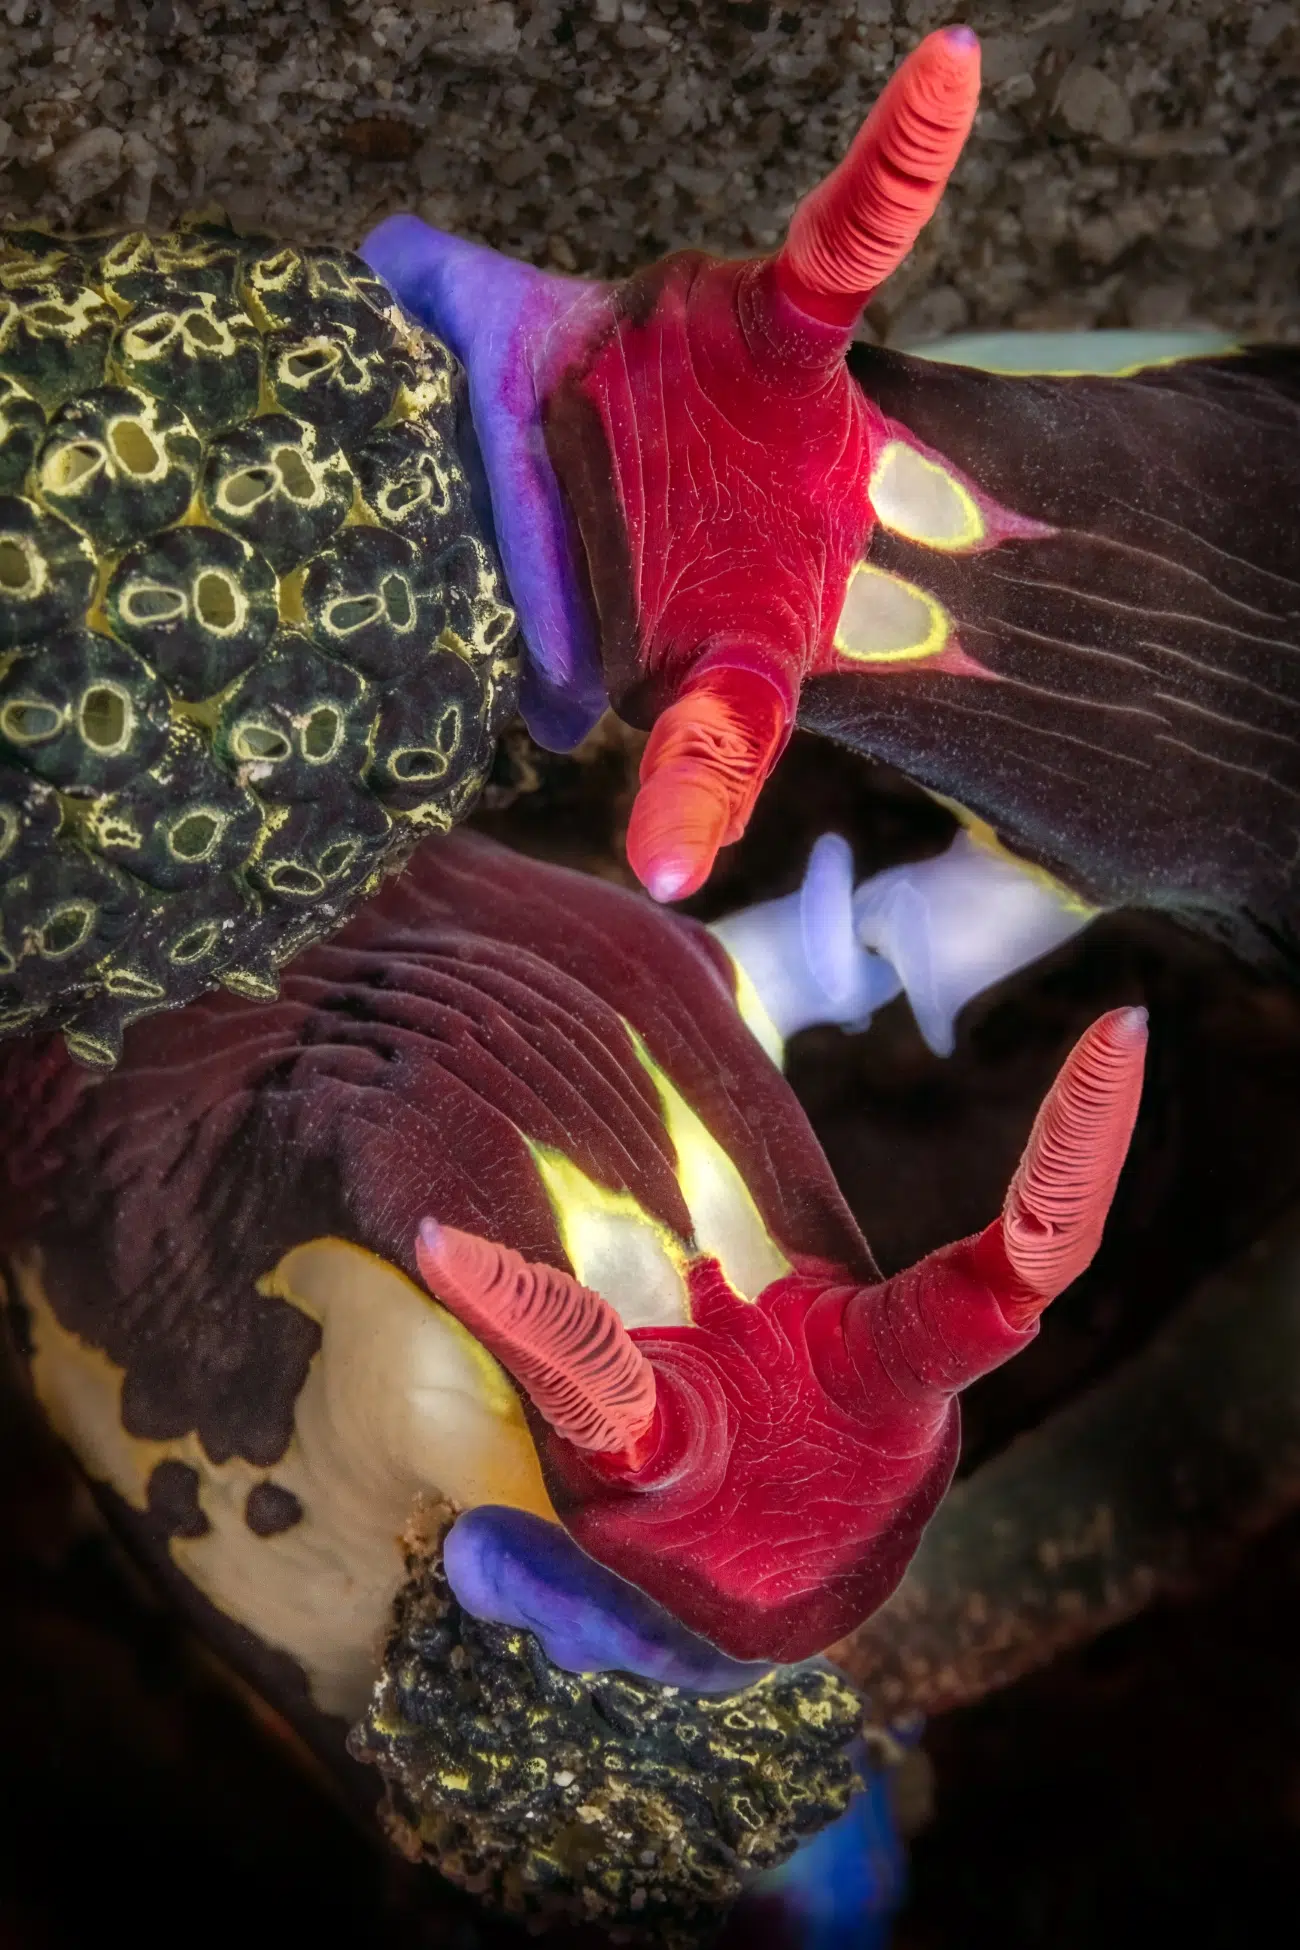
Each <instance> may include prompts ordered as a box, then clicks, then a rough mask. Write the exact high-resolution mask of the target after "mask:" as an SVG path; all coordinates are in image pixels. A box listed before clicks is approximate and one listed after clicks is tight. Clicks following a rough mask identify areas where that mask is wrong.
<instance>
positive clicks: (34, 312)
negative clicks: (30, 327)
mask: <svg viewBox="0 0 1300 1950" xmlns="http://www.w3.org/2000/svg"><path fill="white" fill-rule="evenodd" d="M27 316H28V318H29V319H30V320H31V322H32V323H33V324H35V325H75V323H76V319H75V317H74V315H73V313H72V312H71V311H70V310H69V309H68V307H67V306H66V305H33V306H32V308H31V310H30V311H29V312H28V314H27Z"/></svg>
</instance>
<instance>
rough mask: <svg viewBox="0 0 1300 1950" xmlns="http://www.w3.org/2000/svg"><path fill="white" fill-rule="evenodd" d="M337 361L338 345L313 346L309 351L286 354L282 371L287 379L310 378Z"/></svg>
mask: <svg viewBox="0 0 1300 1950" xmlns="http://www.w3.org/2000/svg"><path fill="white" fill-rule="evenodd" d="M338 362H339V353H338V347H337V346H332V345H320V346H313V347H312V348H311V349H310V350H309V351H305V352H290V353H289V354H287V356H286V358H285V361H284V365H283V368H282V370H283V372H284V374H285V376H286V378H288V379H311V378H314V376H315V375H316V374H317V373H318V372H324V371H325V370H326V368H327V367H328V366H336V365H337V364H338Z"/></svg>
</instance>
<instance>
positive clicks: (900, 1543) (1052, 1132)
mask: <svg viewBox="0 0 1300 1950" xmlns="http://www.w3.org/2000/svg"><path fill="white" fill-rule="evenodd" d="M1145 1045H1146V1029H1145V1016H1144V1013H1143V1012H1142V1011H1141V1010H1117V1011H1115V1012H1114V1013H1113V1014H1111V1015H1109V1016H1106V1017H1103V1018H1102V1020H1101V1021H1100V1022H1098V1023H1095V1024H1094V1025H1093V1027H1092V1028H1091V1029H1090V1030H1089V1031H1088V1032H1087V1034H1086V1035H1085V1036H1084V1037H1083V1039H1082V1040H1081V1041H1080V1043H1079V1045H1078V1046H1077V1048H1076V1049H1075V1050H1074V1052H1073V1054H1072V1055H1071V1057H1070V1058H1069V1060H1068V1061H1067V1063H1066V1064H1065V1066H1064V1068H1063V1069H1062V1071H1061V1074H1060V1076H1059V1077H1058V1078H1057V1081H1056V1083H1055V1084H1054V1085H1053V1087H1052V1090H1051V1091H1050V1093H1049V1094H1048V1097H1047V1100H1046V1102H1045V1103H1044V1105H1043V1108H1042V1111H1041V1112H1040V1114H1039V1117H1038V1120H1037V1122H1036V1123H1035V1125H1034V1129H1033V1133H1032V1134H1031V1137H1030V1140H1029V1144H1028V1146H1027V1147H1026V1151H1025V1155H1024V1159H1023V1161H1022V1163H1021V1166H1020V1169H1019V1170H1018V1172H1017V1173H1016V1176H1015V1178H1014V1180H1013V1181H1012V1185H1011V1188H1010V1190H1009V1192H1008V1194H1007V1200H1006V1204H1005V1206H1004V1209H1003V1213H1002V1216H1001V1218H999V1219H998V1220H996V1221H995V1222H994V1223H993V1224H992V1225H991V1226H989V1227H988V1228H987V1229H986V1231H984V1232H982V1233H980V1234H979V1235H978V1236H977V1237H975V1238H973V1239H967V1240H963V1241H962V1242H960V1243H959V1244H957V1245H952V1246H946V1247H944V1248H942V1249H941V1250H940V1251H938V1252H935V1253H931V1254H930V1255H929V1256H928V1257H927V1258H925V1259H923V1260H922V1261H921V1262H920V1263H919V1264H918V1265H916V1266H913V1267H909V1268H908V1269H907V1270H906V1271H905V1272H902V1273H899V1274H896V1275H895V1276H894V1278H892V1279H889V1280H884V1281H881V1282H879V1283H878V1284H877V1285H874V1286H870V1287H861V1286H858V1285H856V1284H854V1283H853V1282H852V1281H851V1280H850V1279H849V1278H848V1277H847V1276H844V1277H842V1278H837V1276H836V1274H835V1271H834V1270H833V1269H827V1267H826V1266H825V1265H817V1266H813V1265H812V1264H810V1263H809V1264H805V1265H804V1266H802V1267H801V1268H798V1269H796V1270H795V1271H794V1272H792V1273H790V1274H788V1275H787V1276H786V1277H785V1278H783V1279H780V1280H777V1281H775V1282H773V1284H772V1285H770V1286H768V1287H767V1288H765V1290H764V1291H763V1293H762V1294H760V1296H759V1298H758V1299H757V1301H753V1302H750V1301H746V1300H742V1299H741V1298H739V1296H738V1295H737V1294H736V1293H735V1292H733V1290H732V1288H731V1287H730V1286H729V1285H728V1283H727V1281H726V1280H725V1278H724V1277H723V1275H722V1272H721V1270H720V1268H719V1266H718V1264H717V1262H716V1261H715V1260H713V1259H703V1258H702V1259H699V1260H696V1261H695V1262H694V1263H693V1264H692V1266H691V1268H690V1272H689V1287H690V1301H691V1324H690V1325H689V1326H682V1327H657V1328H638V1329H635V1330H633V1332H632V1333H628V1332H627V1331H626V1330H625V1329H623V1328H622V1327H621V1325H619V1324H618V1322H617V1320H616V1318H615V1317H614V1315H613V1312H612V1309H609V1308H608V1307H607V1306H606V1303H605V1302H604V1301H602V1300H600V1299H599V1298H598V1297H597V1296H595V1295H592V1294H589V1293H588V1292H587V1291H586V1290H585V1289H583V1288H581V1287H577V1286H576V1282H574V1281H573V1280H572V1278H571V1276H568V1275H563V1274H558V1273H554V1272H552V1271H551V1270H550V1269H549V1268H528V1269H523V1262H522V1261H516V1262H515V1263H514V1266H513V1267H512V1268H511V1270H510V1272H509V1275H508V1276H505V1275H502V1276H500V1277H498V1275H497V1273H496V1271H495V1267H496V1262H495V1260H492V1259H491V1258H490V1257H486V1258H482V1259H481V1260H480V1261H479V1262H475V1263H477V1264H481V1265H482V1266H483V1267H484V1268H485V1269H486V1272H485V1275H484V1277H485V1279H486V1281H487V1287H488V1288H491V1291H492V1293H493V1295H495V1293H496V1292H497V1291H498V1290H499V1288H500V1287H501V1286H502V1285H503V1284H504V1285H506V1286H510V1285H511V1283H512V1282H516V1281H518V1279H519V1271H518V1270H516V1269H521V1270H524V1271H526V1272H527V1274H528V1277H529V1279H530V1280H536V1281H538V1282H539V1283H540V1286H541V1287H542V1288H544V1289H546V1290H548V1291H549V1290H550V1283H554V1286H555V1290H556V1291H558V1290H559V1289H560V1288H561V1287H564V1288H566V1289H575V1290H576V1293H577V1294H578V1295H579V1296H581V1299H580V1301H577V1302H573V1303H571V1304H572V1307H573V1309H574V1310H575V1311H576V1312H582V1311H583V1310H589V1309H593V1308H603V1309H604V1311H605V1315H606V1316H608V1320H607V1321H606V1322H605V1324H604V1326H603V1327H602V1329H601V1333H602V1340H601V1347H602V1353H601V1358H600V1360H599V1361H598V1362H595V1363H592V1364H590V1366H587V1367H584V1366H583V1364H582V1363H581V1362H577V1361H574V1360H573V1358H572V1356H571V1353H570V1348H571V1345H572V1339H573V1337H572V1333H571V1330H570V1329H569V1327H568V1324H567V1323H568V1321H569V1319H570V1317H571V1315H570V1312H569V1310H568V1304H567V1303H566V1308H562V1309H558V1310H557V1313H556V1318H557V1320H559V1321H560V1322H561V1323H562V1327H563V1333H562V1335H561V1338H562V1339H564V1346H563V1349H561V1350H560V1351H559V1352H557V1353H556V1354H555V1357H554V1359H553V1360H552V1358H551V1356H550V1351H549V1350H548V1347H547V1345H546V1336H547V1327H546V1321H545V1318H544V1317H543V1313H542V1312H539V1313H538V1314H537V1316H536V1318H535V1321H533V1322H532V1323H531V1324H530V1326H529V1330H528V1332H527V1333H526V1334H524V1335H519V1334H518V1333H517V1332H516V1330H514V1329H513V1328H512V1329H511V1330H510V1331H509V1332H504V1331H502V1330H501V1327H500V1320H501V1309H500V1307H499V1306H498V1303H497V1301H496V1299H495V1298H492V1299H491V1300H482V1299H477V1300H476V1299H474V1298H473V1296H472V1294H471V1295H470V1297H469V1298H468V1299H467V1298H466V1292H467V1287H466V1285H465V1284H457V1283H456V1282H453V1284H456V1292H455V1296H454V1297H449V1298H448V1304H450V1305H452V1306H453V1308H454V1310H455V1311H456V1312H457V1313H458V1314H459V1315H460V1317H461V1318H462V1319H463V1320H464V1321H465V1322H466V1324H467V1325H469V1326H471V1327H472V1328H473V1329H474V1331H475V1332H476V1333H477V1332H480V1331H481V1332H482V1338H483V1339H484V1340H485V1342H486V1344H487V1345H488V1346H490V1347H491V1348H492V1350H493V1352H494V1353H496V1354H498V1355H499V1356H500V1358H501V1360H502V1361H503V1362H504V1364H505V1365H506V1367H507V1368H509V1369H510V1371H511V1372H512V1373H513V1374H514V1375H515V1377H516V1379H517V1380H518V1381H519V1382H520V1383H521V1384H522V1386H523V1387H524V1389H525V1390H526V1391H527V1394H528V1396H529V1397H530V1421H531V1424H532V1427H533V1431H534V1435H535V1437H536V1440H537V1444H538V1450H539V1453H540V1456H541V1462H542V1468H543V1472H544V1474H545V1478H546V1483H547V1488H548V1489H549V1491H550V1493H551V1497H552V1499H553V1501H554V1504H555V1508H556V1511H557V1512H558V1514H559V1516H560V1517H561V1519H562V1520H563V1522H564V1523H565V1525H566V1526H567V1528H568V1529H569V1531H570V1532H571V1533H572V1535H573V1536H574V1537H575V1538H576V1539H577V1541H578V1543H580V1544H581V1545H582V1547H583V1549H584V1550H587V1551H589V1552H590V1554H591V1555H592V1556H593V1557H595V1558H597V1559H598V1560H599V1561H600V1562H601V1563H603V1564H606V1565H608V1566H609V1568H610V1569H611V1570H614V1571H617V1572H618V1573H619V1574H620V1575H621V1576H623V1577H625V1578H627V1579H629V1580H630V1581H631V1582H632V1583H634V1584H636V1585H639V1586H640V1587H641V1589H642V1590H644V1591H647V1592H649V1593H650V1594H651V1596H652V1597H654V1598H657V1599H658V1600H659V1601H660V1602H661V1603H662V1604H664V1605H666V1606H668V1608H669V1609H670V1610H671V1611H673V1612H674V1613H675V1614H676V1615H677V1617H679V1618H680V1619H681V1620H683V1622H684V1623H686V1624H687V1625H689V1626H690V1627H691V1628H692V1629H693V1630H695V1631H697V1632H700V1633H702V1634H703V1635H704V1636H705V1637H706V1638H709V1639H711V1640H712V1641H713V1643H714V1644H715V1645H718V1646H720V1647H721V1648H722V1649H723V1650H724V1651H726V1652H728V1653H730V1654H731V1655H732V1656H733V1657H735V1658H740V1659H798V1658H803V1657H805V1656H807V1655H808V1654H810V1653H812V1652H816V1651H818V1650H819V1649H820V1648H821V1647H822V1646H825V1645H829V1644H830V1643H832V1641H833V1640H835V1639H837V1638H840V1637H842V1636H843V1634H844V1633H845V1632H847V1631H850V1630H851V1629H852V1628H853V1627H854V1626H855V1625H857V1624H858V1623H859V1622H860V1621H861V1620H862V1619H863V1618H865V1617H866V1616H867V1615H868V1614H869V1613H870V1612H871V1611H873V1610H874V1609H875V1607H876V1606H878V1605H879V1604H881V1603H882V1602H883V1601H884V1599H885V1598H887V1597H888V1595H889V1593H890V1592H891V1591H892V1590H893V1589H894V1586H895V1585H896V1584H897V1582H898V1580H899V1578H900V1577H901V1576H902V1574H903V1571H904V1570H905V1569H906V1566H907V1563H908V1560H909V1558H910V1557H911V1555H912V1553H913V1551H914V1550H915V1548H916V1545H917V1541H918V1539H919V1538H920V1535H921V1531H922V1529H923V1528H924V1526H925V1524H926V1522H927V1521H928V1519H929V1517H930V1515H931V1513H932V1512H933V1510H934V1508H935V1506H936V1505H937V1503H938V1501H939V1499H940V1497H941V1496H942V1495H943V1492H944V1490H945V1488H946V1487H947V1484H948V1481H949V1479H950V1477H951V1475H952V1470H953V1466H954V1464H955V1461H956V1457H957V1448H958V1439H959V1416H958V1407H957V1395H958V1392H959V1391H960V1390H961V1389H962V1388H964V1387H965V1386H966V1385H967V1384H968V1383H969V1382H971V1381H974V1380H975V1379H976V1378H977V1377H978V1376H979V1375H982V1374H985V1373H987V1371H988V1370H989V1369H990V1368H994V1367H996V1366H998V1365H999V1363H1000V1362H1002V1361H1005V1360H1006V1359H1007V1358H1008V1357H1009V1356H1010V1355H1012V1354H1014V1353H1016V1351H1017V1350H1018V1349H1019V1348H1021V1347H1023V1346H1025V1345H1026V1343H1027V1342H1028V1341H1030V1340H1031V1339H1032V1338H1033V1336H1034V1334H1035V1333H1036V1332H1037V1321H1038V1315H1039V1313H1040V1312H1041V1311H1042V1309H1043V1307H1044V1306H1045V1305H1046V1304H1047V1302H1048V1301H1049V1300H1050V1299H1052V1298H1053V1297H1054V1295H1055V1294H1056V1293H1057V1292H1059V1291H1060V1290H1061V1288H1062V1287H1063V1286H1064V1285H1065V1284H1066V1282H1067V1281H1068V1280H1069V1279H1072V1278H1073V1277H1074V1275H1075V1274H1076V1273H1077V1272H1079V1271H1081V1270H1082V1268H1083V1267H1084V1266H1085V1265H1086V1264H1087V1262H1088V1260H1089V1259H1090V1258H1091V1256H1092V1254H1093V1252H1094V1251H1095V1249H1096V1246H1097V1242H1098V1240H1099V1238H1100V1235H1101V1228H1102V1224H1103V1221H1104V1218H1105V1214H1106V1211H1107V1208H1108V1206H1109V1203H1110V1198H1111V1194H1112V1192H1113V1190H1114V1186H1115V1180H1116V1178H1117V1176H1118V1172H1119V1167H1120V1164H1121V1162H1122V1160H1123V1157H1124V1152H1125V1149H1126V1146H1127V1143H1128V1138H1129V1134H1130V1131H1131V1129H1132V1124H1133V1118H1134V1114H1135V1111H1136V1106H1137V1098H1138V1093H1139V1091H1140V1088H1141V1078H1142V1065H1143V1057H1144V1053H1145ZM460 1237H463V1235H461V1236H460ZM468 1244H470V1245H478V1247H479V1249H480V1252H481V1253H482V1254H484V1255H489V1256H490V1255H492V1254H495V1253H499V1252H500V1250H501V1249H500V1248H497V1247H488V1246H486V1245H485V1244H483V1242H473V1241H470V1242H468ZM458 1250H464V1249H460V1248H458ZM441 1258H442V1260H445V1258H446V1254H445V1252H443V1253H442V1255H441ZM511 1259H512V1260H513V1256H511ZM464 1263H465V1264H470V1263H471V1262H470V1260H469V1259H468V1257H467V1258H466V1260H465V1262H464ZM420 1265H421V1271H422V1272H423V1273H424V1275H425V1278H426V1279H428V1280H429V1283H430V1285H431V1286H432V1287H433V1289H434V1290H435V1291H436V1292H437V1293H438V1294H439V1295H440V1297H446V1296H448V1295H449V1293H450V1287H449V1282H448V1276H447V1273H446V1271H445V1269H444V1268H443V1267H442V1266H441V1263H440V1264H439V1265H438V1266H435V1265H434V1264H433V1262H432V1261H429V1262H426V1258H425V1255H424V1252H423V1250H422V1252H421V1257H420ZM475 1277H478V1276H477V1275H476V1276H475ZM469 1284H470V1285H472V1281H471V1282H470V1283H469ZM484 1290H485V1291H486V1288H485V1289H484ZM506 1311H508V1308H507V1309H506ZM480 1319H483V1320H486V1321H487V1328H486V1329H484V1330H480V1328H479V1326H478V1325H477V1324H476V1323H477V1322H478V1321H479V1320H480ZM610 1323H612V1324H610ZM489 1333H490V1334H491V1335H492V1336H494V1337H493V1338H489ZM512 1337H513V1338H512ZM565 1337H568V1338H565ZM577 1338H578V1340H579V1342H580V1343H581V1342H582V1339H583V1337H582V1335H581V1334H580V1335H578V1337H577ZM516 1343H517V1344H518V1346H519V1347H520V1348H521V1350H522V1351H521V1352H516V1351H515V1348H516ZM616 1344H621V1347H622V1349H623V1350H625V1351H627V1352H630V1353H636V1354H637V1355H638V1356H639V1357H640V1358H641V1359H643V1360H644V1361H645V1362H646V1363H647V1364H648V1366H649V1367H650V1368H651V1369H652V1370H653V1377H654V1382H653V1395H652V1396H650V1397H646V1396H638V1402H639V1403H640V1404H641V1409H642V1412H643V1413H645V1419H644V1420H643V1421H642V1423H641V1424H640V1436H639V1440H634V1441H631V1442H629V1441H626V1440H619V1441H615V1440H613V1439H612V1435H611V1437H610V1439H607V1440H605V1441H604V1442H603V1443H602V1444H601V1445H600V1447H601V1449H603V1453H596V1452H595V1451H596V1448H597V1445H596V1444H595V1443H593V1442H592V1441H591V1440H590V1439H587V1437H586V1435H585V1432H586V1431H588V1430H590V1429H597V1428H602V1429H603V1428H604V1427H605V1426H606V1424H605V1422H604V1421H603V1420H602V1418H603V1417H605V1416H606V1414H607V1411H606V1406H605V1404H606V1393H605V1379H604V1378H605V1376H606V1375H607V1374H609V1373H612V1372H614V1371H615V1370H616V1369H617V1371H618V1372H619V1373H622V1371H623V1370H622V1366H621V1356H619V1355H617V1354H616V1353H615V1351H614V1350H615V1347H616ZM557 1368H562V1369H563V1371H564V1373H565V1375H566V1377H567V1378H568V1379H569V1380H570V1381H571V1383H572V1385H571V1386H570V1387H569V1388H568V1389H567V1390H566V1392H564V1394H563V1405H564V1414H565V1417H566V1424H567V1427H569V1428H578V1429H579V1430H581V1431H583V1432H584V1435H583V1436H582V1437H580V1439H579V1440H574V1439H573V1438H572V1437H571V1436H570V1435H568V1434H567V1433H566V1431H565V1429H564V1428H561V1427H560V1426H559V1425H558V1424H557V1423H556V1421H555V1420H554V1418H553V1416H552V1414H551V1411H550V1409H549V1408H548V1406H547V1401H548V1399H549V1396H547V1395H546V1394H545V1392H544V1389H543V1387H540V1386H537V1385H535V1384H534V1382H533V1380H531V1379H530V1376H532V1375H538V1374H540V1375H542V1376H543V1377H544V1380H545V1387H546V1388H547V1389H549V1388H550V1387H551V1386H552V1382H551V1376H552V1373H553V1371H554V1370H555V1369H557ZM584 1388H586V1389H589V1390H590V1399H589V1400H587V1401H584V1400H583V1399H582V1395H583V1390H584ZM651 1406H652V1408H653V1414H652V1415H651V1414H649V1413H648V1409H649V1407H651ZM624 1429H625V1425H623V1424H620V1434H622V1433H623V1432H624Z"/></svg>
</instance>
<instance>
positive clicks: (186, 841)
mask: <svg viewBox="0 0 1300 1950" xmlns="http://www.w3.org/2000/svg"><path fill="white" fill-rule="evenodd" d="M225 823H226V822H225V820H224V818H223V817H222V816H221V814H220V813H213V812H188V813H185V814H184V815H183V816H182V817H181V818H180V819H178V820H177V821H176V824H175V825H174V826H173V827H172V829H171V832H170V833H169V834H168V835H167V844H168V847H169V848H170V849H171V851H172V852H173V853H174V854H175V856H176V858H177V859H178V860H206V859H207V857H208V855H209V854H210V853H211V851H212V849H213V847H214V846H215V845H216V843H217V841H218V839H219V838H220V836H221V830H222V828H223V827H224V825H225Z"/></svg>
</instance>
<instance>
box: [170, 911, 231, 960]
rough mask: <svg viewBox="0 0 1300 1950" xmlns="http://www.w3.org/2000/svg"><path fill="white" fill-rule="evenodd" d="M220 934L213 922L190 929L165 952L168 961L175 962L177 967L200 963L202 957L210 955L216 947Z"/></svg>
mask: <svg viewBox="0 0 1300 1950" xmlns="http://www.w3.org/2000/svg"><path fill="white" fill-rule="evenodd" d="M220 932H221V930H220V928H219V927H218V926H217V924H216V922H215V921H208V922H206V923H205V924H204V926H203V927H201V928H190V929H189V930H188V931H187V932H186V933H185V934H183V935H181V936H180V937H179V939H178V940H176V941H173V942H172V944H171V947H170V948H169V949H168V950H167V959H168V961H170V962H175V963H176V964H177V965H178V966H184V964H185V963H186V962H191V961H202V960H203V958H204V956H205V955H210V954H211V952H212V950H213V949H214V948H215V947H216V945H217V936H218V935H219V934H220Z"/></svg>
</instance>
